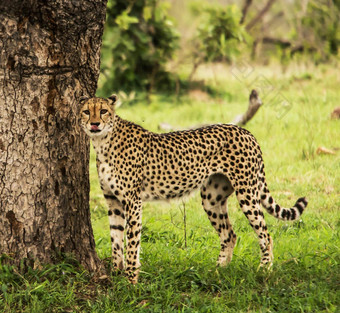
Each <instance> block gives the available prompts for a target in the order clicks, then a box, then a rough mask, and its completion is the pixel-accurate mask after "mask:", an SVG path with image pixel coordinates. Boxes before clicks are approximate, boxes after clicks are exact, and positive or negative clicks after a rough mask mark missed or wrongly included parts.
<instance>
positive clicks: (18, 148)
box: [0, 0, 106, 271]
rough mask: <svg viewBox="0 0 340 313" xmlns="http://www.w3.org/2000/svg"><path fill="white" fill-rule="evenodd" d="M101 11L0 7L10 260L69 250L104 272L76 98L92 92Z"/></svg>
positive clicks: (1, 200) (4, 244)
mask: <svg viewBox="0 0 340 313" xmlns="http://www.w3.org/2000/svg"><path fill="white" fill-rule="evenodd" d="M105 11H106V0H84V1H78V0H69V1H66V0H53V1H52V0H47V1H43V0H11V1H7V0H5V1H1V3H0V101H1V102H0V254H6V255H7V256H9V262H11V263H12V264H15V265H19V264H20V261H21V260H24V262H23V263H21V264H25V265H29V266H33V267H36V266H39V264H41V263H50V262H55V261H58V260H59V257H60V256H64V255H65V254H69V253H70V254H72V255H73V256H75V257H76V259H77V260H79V261H80V263H81V264H82V265H84V267H85V268H86V269H88V270H90V271H97V270H100V269H101V268H102V267H101V262H100V260H99V258H98V257H97V254H96V251H95V242H94V238H93V232H92V227H91V221H90V210H89V175H88V174H89V172H88V163H89V142H88V139H86V137H85V134H84V133H83V131H82V130H81V129H80V126H79V124H78V117H77V108H78V103H77V99H78V98H79V97H80V96H81V95H83V94H84V95H89V96H93V95H94V94H95V91H96V87H97V79H98V75H99V65H100V47H101V37H102V33H103V26H104V21H105Z"/></svg>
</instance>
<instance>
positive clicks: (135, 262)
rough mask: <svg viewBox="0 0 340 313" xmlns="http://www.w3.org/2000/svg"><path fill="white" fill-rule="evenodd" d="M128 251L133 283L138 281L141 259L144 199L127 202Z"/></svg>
mask: <svg viewBox="0 0 340 313" xmlns="http://www.w3.org/2000/svg"><path fill="white" fill-rule="evenodd" d="M126 212H127V215H128V220H127V224H128V227H127V233H126V237H127V251H126V260H127V262H126V263H127V266H126V274H127V276H128V279H129V280H130V282H131V283H132V284H136V283H137V281H138V275H139V268H140V261H139V251H140V240H141V230H142V201H141V200H140V199H139V198H138V199H134V200H133V201H130V202H129V203H128V204H127V209H126Z"/></svg>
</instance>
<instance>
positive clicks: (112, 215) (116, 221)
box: [104, 194, 126, 270]
mask: <svg viewBox="0 0 340 313" xmlns="http://www.w3.org/2000/svg"><path fill="white" fill-rule="evenodd" d="M104 197H105V199H106V201H107V204H108V206H109V211H108V214H109V222H110V235H111V247H112V259H113V267H114V268H116V269H119V270H123V269H124V230H125V224H126V222H125V211H124V207H123V205H122V204H121V202H120V201H119V200H118V199H117V198H116V197H115V196H113V195H105V194H104Z"/></svg>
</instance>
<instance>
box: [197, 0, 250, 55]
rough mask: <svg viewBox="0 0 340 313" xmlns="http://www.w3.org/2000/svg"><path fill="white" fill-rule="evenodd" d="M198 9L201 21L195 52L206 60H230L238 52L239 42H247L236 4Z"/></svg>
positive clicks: (247, 37)
mask: <svg viewBox="0 0 340 313" xmlns="http://www.w3.org/2000/svg"><path fill="white" fill-rule="evenodd" d="M194 10H198V13H200V11H201V14H202V15H203V21H202V23H201V25H200V27H199V28H198V31H197V35H196V37H195V41H196V45H198V49H196V52H197V53H199V54H200V57H201V58H202V59H203V60H204V61H206V62H220V61H230V60H231V59H233V58H234V57H235V56H237V55H238V54H239V53H240V43H244V42H247V41H248V39H249V36H248V35H247V33H246V31H245V29H244V26H243V25H241V24H240V19H241V12H240V10H239V8H238V7H237V6H236V5H228V6H223V7H222V6H219V5H208V6H204V7H203V8H201V9H197V8H194Z"/></svg>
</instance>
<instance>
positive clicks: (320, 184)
mask: <svg viewBox="0 0 340 313" xmlns="http://www.w3.org/2000/svg"><path fill="white" fill-rule="evenodd" d="M215 71H216V72H215V73H213V74H211V69H209V68H203V69H202V70H200V72H199V73H198V76H197V78H198V79H204V80H206V83H207V84H209V85H210V86H212V87H214V88H216V89H217V90H220V91H221V92H220V94H221V96H220V97H219V98H213V99H210V100H206V99H204V100H203V99H202V101H200V100H197V99H196V100H192V99H191V98H190V97H189V96H183V97H181V98H180V99H176V98H175V97H168V96H165V95H157V96H153V97H152V98H151V103H150V104H147V103H144V102H143V103H138V104H135V105H131V106H127V105H126V106H124V105H123V106H122V107H120V108H119V109H118V114H120V115H121V116H122V117H123V118H126V119H130V120H133V121H134V122H136V123H138V124H140V125H142V126H144V127H145V128H147V129H150V130H153V131H157V129H158V125H159V124H160V123H163V122H166V123H169V124H171V125H173V126H174V127H176V128H185V127H190V126H193V125H197V124H201V123H215V122H230V121H232V120H233V118H234V117H235V116H236V115H237V114H240V113H242V112H244V111H245V110H246V107H247V102H248V100H247V98H248V89H247V88H252V87H253V86H254V84H252V85H251V84H250V83H249V81H254V80H255V85H256V77H257V75H263V76H264V77H265V78H266V79H267V80H268V81H270V83H271V84H272V86H273V88H274V89H275V91H277V92H281V94H282V95H283V96H284V97H285V98H286V99H287V100H288V101H289V102H290V103H291V109H290V110H289V112H288V113H287V114H286V115H285V116H283V117H282V118H277V115H278V113H280V112H281V111H280V110H281V109H282V108H281V107H280V106H277V105H276V106H275V105H270V103H271V102H270V101H269V100H270V99H269V98H270V97H269V96H268V97H264V99H263V102H264V106H263V107H262V108H261V109H260V111H259V112H258V113H257V115H256V116H255V118H254V119H253V120H251V121H250V123H249V124H248V125H247V127H246V128H247V129H248V130H250V131H251V132H252V133H253V134H254V135H255V137H256V138H257V140H258V141H259V143H260V145H261V147H262V151H263V156H264V161H265V165H266V174H267V175H266V176H267V182H268V185H269V188H270V190H271V192H272V194H273V196H274V198H275V199H276V201H277V202H278V203H280V204H282V205H284V206H289V205H292V204H293V203H294V202H295V200H296V199H297V198H298V197H300V196H307V198H308V200H309V205H308V208H307V209H306V211H305V213H304V214H303V216H302V219H301V220H300V221H296V222H294V223H286V222H280V221H278V220H276V219H275V218H273V217H271V216H269V215H268V214H265V218H266V221H267V224H268V229H269V232H270V233H271V235H272V237H273V239H274V257H275V260H274V266H273V269H272V271H271V272H269V273H266V272H262V271H258V270H257V268H258V265H259V260H260V251H259V247H258V243H257V239H256V236H255V234H254V232H253V231H252V229H251V227H250V226H249V224H248V221H247V219H246V218H245V217H244V216H243V214H242V213H241V212H240V210H239V208H238V205H237V203H236V199H235V197H234V196H233V197H232V199H230V201H229V203H228V204H229V212H230V218H231V221H232V223H233V226H234V230H235V232H236V233H237V235H238V240H237V244H236V247H235V250H234V257H233V261H232V262H231V264H230V265H229V266H228V267H226V268H216V266H215V262H216V259H217V256H218V253H219V240H218V237H217V235H216V234H215V231H214V230H213V228H212V227H211V226H210V223H209V221H208V219H207V217H206V215H205V213H204V211H203V210H202V208H201V205H200V199H199V196H198V194H196V195H194V196H193V197H192V198H190V199H188V200H186V201H185V202H184V203H185V210H186V219H187V232H186V240H185V234H184V224H183V208H184V205H183V202H182V201H176V202H171V203H170V204H168V203H151V204H150V203H147V204H145V205H144V211H143V233H142V251H141V262H142V268H141V274H140V283H139V284H138V285H137V286H131V285H130V284H129V283H128V282H127V281H126V279H125V278H124V277H122V276H112V281H111V282H110V283H106V284H96V283H94V282H93V281H92V280H91V276H90V275H89V274H88V273H86V272H84V271H81V270H80V269H79V268H78V267H76V266H73V265H71V264H74V262H73V260H72V259H70V260H65V263H63V264H59V265H53V266H52V265H50V266H47V267H45V268H44V269H42V270H31V271H30V272H28V273H27V274H25V275H24V276H21V275H20V274H19V273H18V272H16V271H15V270H14V269H13V268H9V267H6V266H2V267H1V268H0V311H5V312H21V311H23V312H214V313H215V312H338V311H339V308H340V286H339V282H340V267H339V262H340V252H339V251H340V250H339V243H340V238H339V229H340V213H339V212H340V210H339V208H340V157H339V156H340V151H339V152H338V153H337V154H336V155H318V154H316V150H317V148H318V147H320V146H325V147H327V148H330V149H334V148H336V147H340V139H339V138H340V136H339V134H340V125H339V121H336V120H330V118H329V116H330V113H331V111H332V110H333V109H334V107H336V106H338V105H339V84H340V80H339V76H338V72H337V71H336V70H335V69H334V70H333V69H332V68H330V67H319V68H310V69H308V68H307V69H304V70H303V71H302V72H301V69H298V70H296V69H290V70H289V71H288V72H286V73H284V74H282V73H280V71H279V70H278V69H273V68H270V69H268V68H261V69H258V68H256V70H255V71H254V73H253V74H252V75H255V76H253V77H248V78H247V79H246V80H243V81H239V80H237V79H235V78H234V77H233V76H232V75H231V74H230V69H228V68H222V70H221V69H220V68H219V69H216V70H215ZM248 80H249V81H248ZM247 86H248V87H247ZM260 96H261V95H260ZM94 160H95V155H94V154H93V151H92V153H91V165H90V173H91V177H90V178H91V210H92V222H93V229H94V235H95V239H96V244H97V251H98V254H99V256H100V257H101V258H103V259H107V258H109V257H110V254H111V250H110V236H109V228H108V220H107V213H106V205H105V201H104V199H103V197H102V195H101V191H100V188H99V186H98V180H97V175H96V169H95V162H94ZM107 262H109V261H108V260H107Z"/></svg>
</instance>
